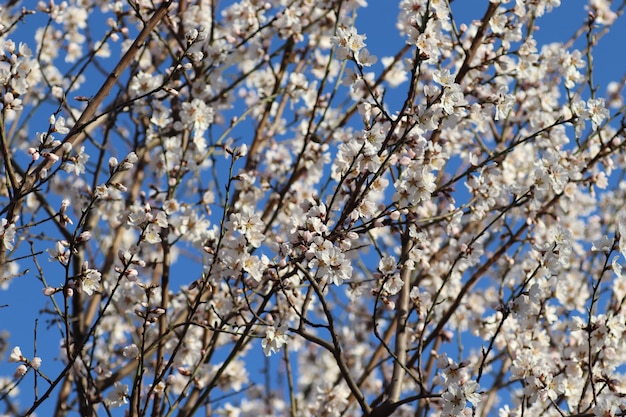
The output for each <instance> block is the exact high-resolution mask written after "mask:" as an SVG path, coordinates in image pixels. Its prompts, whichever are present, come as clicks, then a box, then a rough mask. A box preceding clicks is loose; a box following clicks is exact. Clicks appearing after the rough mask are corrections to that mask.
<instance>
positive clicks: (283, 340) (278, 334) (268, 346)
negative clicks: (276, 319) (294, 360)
mask: <svg viewBox="0 0 626 417" xmlns="http://www.w3.org/2000/svg"><path fill="white" fill-rule="evenodd" d="M284 330H285V329H284V327H283V326H280V327H278V328H277V327H274V326H270V327H268V328H267V330H266V331H265V338H264V339H263V341H262V342H261V346H262V347H263V353H265V356H271V355H272V354H274V353H277V352H278V351H279V350H280V347H281V346H282V345H286V344H287V340H288V338H287V335H286V334H285V331H284Z"/></svg>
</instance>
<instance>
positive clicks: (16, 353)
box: [9, 346, 24, 362]
mask: <svg viewBox="0 0 626 417" xmlns="http://www.w3.org/2000/svg"><path fill="white" fill-rule="evenodd" d="M23 360H24V356H23V355H22V349H21V348H20V347H19V346H15V347H14V348H13V350H12V351H11V354H10V355H9V362H22V361H23Z"/></svg>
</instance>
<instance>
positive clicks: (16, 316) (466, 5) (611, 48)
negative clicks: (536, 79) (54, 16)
mask: <svg viewBox="0 0 626 417" xmlns="http://www.w3.org/2000/svg"><path fill="white" fill-rule="evenodd" d="M562 1H563V3H564V5H562V6H561V7H559V8H558V9H557V10H556V11H555V12H553V13H550V14H547V15H546V16H544V17H542V18H541V19H539V20H538V22H537V26H538V30H537V31H536V33H535V38H536V39H537V41H538V44H539V45H542V44H544V43H547V42H553V41H562V40H564V39H567V38H569V36H570V35H571V34H572V33H573V32H574V31H575V30H576V29H577V28H578V27H580V25H581V23H582V22H583V21H584V20H585V18H586V13H585V12H584V10H583V8H582V6H583V5H584V4H585V2H584V1H581V0H562ZM487 3H488V2H487V1H486V0H483V1H480V0H456V1H454V2H453V3H452V10H453V12H454V16H455V18H456V19H457V22H461V23H463V22H464V23H469V22H471V20H473V19H479V18H480V17H481V16H482V13H483V12H484V9H485V7H486V5H487ZM223 4H228V2H223ZM511 4H512V3H511ZM397 14H398V8H397V2H394V1H385V0H370V1H369V7H368V8H366V9H363V10H361V11H360V13H359V19H358V21H357V28H358V30H359V32H360V33H365V34H367V40H366V42H367V44H368V49H370V51H371V52H372V53H373V54H374V55H377V56H378V57H379V58H380V57H382V56H385V55H393V54H394V53H395V52H396V51H397V50H398V49H399V48H400V47H401V46H402V45H403V44H404V40H403V39H402V38H401V37H400V36H399V35H398V34H397V31H395V20H396V17H397ZM30 19H31V18H30V17H29V18H27V20H26V21H27V22H29V21H31V20H30ZM32 21H33V22H34V21H37V22H39V20H38V19H37V20H35V19H34V18H33V20H32ZM17 34H18V36H19V37H22V38H19V37H15V36H13V37H12V39H13V40H14V41H15V42H16V43H17V42H19V41H26V42H28V43H29V44H30V45H34V41H33V38H32V35H33V31H32V30H30V26H29V25H28V24H26V25H22V26H21V27H20V29H19V31H18V32H17ZM624 39H626V25H625V24H624V22H623V21H621V22H619V23H618V24H617V25H616V26H615V27H614V28H613V30H612V31H611V32H610V33H609V34H608V35H607V36H606V38H605V39H603V40H602V42H601V43H600V46H599V47H597V48H596V50H595V63H594V74H595V77H594V79H595V82H596V84H597V85H599V86H600V93H601V94H602V93H603V92H604V91H605V89H606V86H607V83H608V81H612V80H619V79H620V78H621V77H622V76H623V75H624V70H625V69H626V58H625V57H624V54H623V51H624V47H623V40H624ZM582 40H583V39H580V40H579V42H578V43H577V45H578V46H582V45H583V44H582V43H581V42H582ZM375 68H377V69H379V68H380V67H375ZM87 84H89V83H87ZM90 88H91V89H94V91H95V89H96V88H97V84H92V85H91V86H89V85H87V86H86V89H87V90H86V91H89V89H90ZM403 88H405V85H403V86H400V87H399V88H398V91H399V92H400V94H402V92H403V91H404V90H403ZM85 95H89V93H88V92H87V93H85ZM42 117H45V118H47V115H46V116H42ZM45 118H44V119H43V120H45ZM45 128H47V126H46V123H43V124H42V125H41V126H33V127H32V128H31V132H30V134H31V135H32V134H34V132H35V131H41V130H44V129H45ZM51 245H52V242H51ZM42 259H45V257H42ZM42 267H43V268H51V269H50V271H51V272H50V273H49V274H48V278H49V279H50V280H51V281H52V282H51V284H56V283H57V282H56V281H55V279H56V278H55V277H54V268H58V266H57V265H53V264H48V263H47V262H46V261H45V260H44V262H42ZM26 268H30V273H29V274H27V275H26V276H24V277H21V278H17V279H14V280H13V282H12V283H11V285H10V288H9V290H7V291H0V305H5V304H8V305H9V306H8V307H6V308H0V323H2V324H1V325H0V326H1V328H2V329H7V330H8V331H9V332H10V333H11V338H10V339H9V340H10V346H11V347H12V346H15V345H20V346H21V347H22V350H23V352H24V354H25V355H26V356H28V357H31V356H32V354H33V351H32V346H33V338H34V329H33V328H34V323H35V320H36V319H37V318H38V317H41V320H40V322H39V328H38V329H39V331H38V348H39V349H40V350H51V351H52V350H54V349H56V347H57V346H58V339H56V338H54V337H50V336H46V335H54V334H55V332H54V331H51V332H47V331H46V329H47V323H46V322H45V321H44V320H45V317H46V316H40V314H39V308H40V306H43V305H44V304H43V303H41V302H40V300H41V297H43V295H42V294H41V284H40V283H39V282H38V281H37V280H36V278H35V268H34V265H32V264H29V263H27V262H22V263H20V269H21V270H24V269H26ZM196 269H197V268H196ZM194 271H195V270H194ZM194 273H195V272H194ZM61 279H62V278H61V277H59V279H58V280H57V281H59V282H60V281H61ZM0 331H1V329H0ZM56 334H58V333H56ZM258 348H259V352H260V344H259V346H258ZM9 350H10V348H9ZM50 359H52V357H48V361H46V362H44V366H43V368H42V370H43V371H44V372H46V373H49V376H54V375H55V374H54V372H49V370H50V366H52V364H51V363H50V362H49V360H50ZM259 362H260V363H262V362H261V361H259ZM14 369H15V364H6V361H4V362H2V363H0V375H11V374H12V373H13V371H14ZM28 378H29V379H30V378H32V376H31V375H29V376H28ZM40 384H41V386H43V385H45V383H43V384H42V383H41V381H40ZM29 387H32V383H31V382H30V380H29V381H27V383H26V384H24V386H23V389H22V391H28V388H29ZM26 398H30V397H25V400H24V401H23V403H22V404H23V405H26V404H28V400H26ZM50 405H52V406H53V405H54V401H51V402H50ZM45 410H46V408H42V409H41V411H40V412H39V415H46V412H45Z"/></svg>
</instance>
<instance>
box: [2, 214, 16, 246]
mask: <svg viewBox="0 0 626 417" xmlns="http://www.w3.org/2000/svg"><path fill="white" fill-rule="evenodd" d="M0 236H2V242H3V243H4V247H5V248H6V249H8V250H12V249H13V241H14V240H15V224H14V223H10V224H9V221H8V220H7V219H2V225H1V228H0Z"/></svg>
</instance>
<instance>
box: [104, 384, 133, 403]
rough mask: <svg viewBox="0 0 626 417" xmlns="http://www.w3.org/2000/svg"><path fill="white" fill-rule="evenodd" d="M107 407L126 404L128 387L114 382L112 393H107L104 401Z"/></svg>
mask: <svg viewBox="0 0 626 417" xmlns="http://www.w3.org/2000/svg"><path fill="white" fill-rule="evenodd" d="M106 402H107V404H108V405H109V407H121V406H122V405H123V404H126V403H127V402H128V385H126V384H122V383H120V382H116V383H115V384H114V385H113V391H111V392H109V395H107V399H106Z"/></svg>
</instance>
